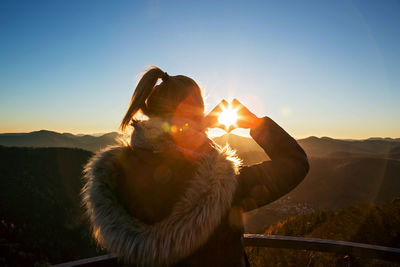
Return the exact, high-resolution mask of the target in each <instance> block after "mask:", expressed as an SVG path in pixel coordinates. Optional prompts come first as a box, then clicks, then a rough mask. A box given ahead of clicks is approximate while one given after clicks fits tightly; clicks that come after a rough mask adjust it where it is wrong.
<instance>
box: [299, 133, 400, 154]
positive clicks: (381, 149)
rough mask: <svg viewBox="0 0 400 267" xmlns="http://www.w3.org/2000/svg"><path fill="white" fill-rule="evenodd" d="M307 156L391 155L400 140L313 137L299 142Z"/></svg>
mask: <svg viewBox="0 0 400 267" xmlns="http://www.w3.org/2000/svg"><path fill="white" fill-rule="evenodd" d="M297 141H298V143H299V145H300V146H301V147H302V148H303V149H304V151H305V152H306V153H307V155H309V156H311V157H324V156H332V155H333V156H334V155H335V154H336V155H338V153H339V154H340V153H341V154H348V155H349V154H356V155H365V156H371V155H381V156H386V155H389V154H390V152H391V151H392V150H393V149H395V148H399V147H400V140H399V139H387V138H385V139H383V138H382V139H377V138H372V139H366V140H338V139H333V138H329V137H321V138H318V137H315V136H311V137H308V138H305V139H300V140H297Z"/></svg>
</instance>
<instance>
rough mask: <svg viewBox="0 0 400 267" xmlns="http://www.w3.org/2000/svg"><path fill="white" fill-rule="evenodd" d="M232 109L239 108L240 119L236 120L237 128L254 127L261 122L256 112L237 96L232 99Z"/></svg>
mask: <svg viewBox="0 0 400 267" xmlns="http://www.w3.org/2000/svg"><path fill="white" fill-rule="evenodd" d="M231 105H232V109H234V110H237V114H238V119H237V121H236V125H237V128H245V129H247V128H254V127H256V126H257V125H258V124H259V123H260V120H261V119H260V118H258V117H257V116H256V115H254V113H252V112H251V111H250V110H249V109H248V108H247V107H246V106H244V105H243V104H242V103H240V102H239V100H237V99H236V98H235V99H233V101H232V104H231Z"/></svg>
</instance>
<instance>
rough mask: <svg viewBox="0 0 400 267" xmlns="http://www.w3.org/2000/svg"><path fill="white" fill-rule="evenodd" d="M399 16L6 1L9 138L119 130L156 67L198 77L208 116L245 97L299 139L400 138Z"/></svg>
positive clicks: (240, 6)
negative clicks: (141, 81)
mask: <svg viewBox="0 0 400 267" xmlns="http://www.w3.org/2000/svg"><path fill="white" fill-rule="evenodd" d="M399 13H400V2H398V1H385V2H375V1H351V2H349V1H344V0H342V1H335V2H333V3H321V2H319V1H305V2H295V1H293V2H289V3H282V2H278V1H276V2H275V1H271V2H267V3H266V2H263V1H256V2H252V3H243V2H238V1H233V2H232V1H222V2H218V3H214V2H212V1H203V2H201V3H198V2H191V3H188V2H173V3H166V2H145V3H138V2H130V1H121V2H119V3H118V5H117V4H113V5H112V4H110V3H108V2H107V1H85V2H78V1H76V2H75V1H74V2H72V1H66V2H62V1H60V2H59V1H57V2H53V1H41V2H30V1H18V2H17V3H16V2H13V1H10V2H4V3H3V5H2V9H1V10H0V14H1V16H0V21H1V22H2V23H1V24H0V28H1V29H2V32H3V35H2V36H1V37H0V38H1V42H0V57H1V58H2V60H1V61H0V70H1V72H0V75H1V77H2V79H0V99H1V100H0V114H1V115H0V133H18V132H31V131H38V130H39V129H48V130H50V131H55V132H61V133H62V132H66V133H72V134H81V133H102V132H104V133H108V132H113V131H117V132H118V125H119V123H120V121H121V119H122V117H123V115H124V114H125V110H126V108H127V107H128V104H129V101H130V98H131V96H132V94H133V90H134V87H135V85H136V82H137V75H138V74H139V73H140V72H142V71H143V70H144V69H146V66H149V65H156V66H159V67H160V68H161V69H163V70H164V71H166V72H168V74H170V75H180V74H183V75H187V76H189V77H192V78H193V79H194V80H195V81H196V82H197V83H198V84H199V85H200V87H201V88H202V90H203V91H204V95H205V102H206V112H208V111H210V110H211V109H212V108H213V106H214V105H216V104H217V103H218V102H219V101H220V100H222V99H223V98H225V99H227V100H228V101H229V100H232V99H233V98H238V99H239V100H240V101H241V102H243V103H244V104H245V105H247V106H248V107H249V109H250V110H251V111H253V112H254V113H255V114H256V115H257V116H259V117H261V116H269V117H270V118H272V119H273V120H274V121H276V122H277V123H278V124H279V125H280V126H282V128H284V129H285V130H286V131H287V132H288V133H289V134H291V135H292V136H294V137H295V138H296V139H302V138H307V137H310V136H317V137H330V138H333V139H341V140H343V139H352V140H365V139H368V138H371V137H372V138H374V137H381V138H387V137H389V138H394V139H396V138H399V137H400V124H399V123H398V118H399V117H400V105H398V99H400V90H399V89H400V17H399V16H398V14H399ZM234 133H235V134H238V135H241V136H243V135H245V136H246V137H249V136H248V130H247V131H246V130H240V129H239V130H235V131H234ZM219 134H221V133H219Z"/></svg>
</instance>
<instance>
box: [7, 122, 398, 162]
mask: <svg viewBox="0 0 400 267" xmlns="http://www.w3.org/2000/svg"><path fill="white" fill-rule="evenodd" d="M118 137H120V134H119V133H117V132H111V133H107V134H104V135H101V136H92V135H73V134H70V133H63V134H61V133H57V132H52V131H46V130H41V131H36V132H31V133H7V134H0V145H3V146H18V147H72V148H81V149H85V150H89V151H92V152H95V151H98V150H99V149H101V148H104V147H106V146H108V145H113V144H116V143H117V141H116V139H117V138H118ZM213 140H214V141H215V142H216V143H217V144H219V145H221V146H224V145H225V144H227V143H228V144H229V145H230V146H231V147H232V148H233V149H235V150H237V152H238V154H239V156H241V155H245V156H244V158H245V163H246V164H254V163H257V162H261V161H264V160H268V159H269V158H268V156H267V155H265V153H264V151H263V150H262V148H261V147H260V146H259V145H258V144H257V143H256V142H255V141H254V140H253V139H252V138H247V137H243V136H238V135H235V134H225V135H222V136H219V137H215V138H213ZM297 141H298V143H299V144H300V146H301V147H302V148H303V149H304V151H305V152H306V153H307V155H308V156H309V157H326V156H339V157H341V156H349V155H355V156H371V155H378V156H379V157H383V156H386V157H389V158H397V159H399V158H400V138H397V139H391V138H377V137H375V138H370V139H366V140H337V139H332V138H329V137H322V138H318V137H314V136H311V137H308V138H305V139H299V140H297ZM250 154H251V156H248V155H250ZM246 155H247V156H246Z"/></svg>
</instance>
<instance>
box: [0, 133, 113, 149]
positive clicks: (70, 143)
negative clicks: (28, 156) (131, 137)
mask: <svg viewBox="0 0 400 267" xmlns="http://www.w3.org/2000/svg"><path fill="white" fill-rule="evenodd" d="M118 137H119V134H118V133H117V132H111V133H107V134H103V135H101V136H92V135H73V134H70V133H63V134H61V133H57V132H52V131H47V130H41V131H36V132H31V133H7V134H0V145H3V146H17V147H72V148H81V149H85V150H89V151H92V152H95V151H98V150H100V149H101V148H104V147H106V146H108V145H113V144H116V143H117V141H116V139H117V138H118Z"/></svg>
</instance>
